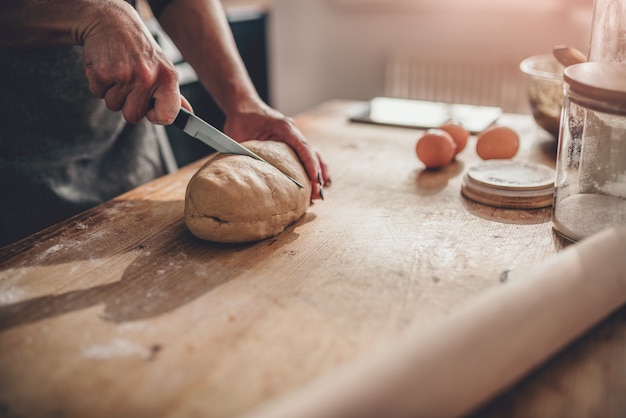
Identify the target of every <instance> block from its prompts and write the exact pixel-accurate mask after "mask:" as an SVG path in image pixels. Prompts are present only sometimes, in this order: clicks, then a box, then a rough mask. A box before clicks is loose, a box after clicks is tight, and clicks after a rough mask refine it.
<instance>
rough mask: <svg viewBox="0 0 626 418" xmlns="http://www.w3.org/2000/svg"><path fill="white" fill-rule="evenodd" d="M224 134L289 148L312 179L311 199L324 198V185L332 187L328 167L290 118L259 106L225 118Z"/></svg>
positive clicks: (234, 137) (237, 138)
mask: <svg viewBox="0 0 626 418" xmlns="http://www.w3.org/2000/svg"><path fill="white" fill-rule="evenodd" d="M224 132H225V133H226V134H227V135H229V136H230V137H231V138H233V139H234V140H236V141H237V142H243V141H247V140H251V139H257V140H272V141H280V142H284V143H286V144H287V145H289V146H290V147H291V148H292V149H293V150H294V151H295V152H296V154H297V155H298V157H299V158H300V161H301V162H302V165H303V166H304V169H305V171H306V173H307V175H308V177H309V179H310V180H311V183H312V185H313V187H312V191H311V198H312V199H324V190H323V186H328V185H330V176H329V173H328V167H327V166H326V164H325V163H324V161H322V159H321V157H320V155H319V154H318V153H317V152H316V151H315V150H314V149H313V147H311V145H310V144H309V143H308V142H307V140H306V138H305V137H304V135H303V134H302V133H301V132H300V130H298V128H297V127H296V125H295V123H294V121H293V120H292V119H291V118H288V117H286V116H284V115H283V114H282V113H280V112H278V111H277V110H275V109H272V108H270V107H268V106H259V108H258V109H255V110H254V111H245V112H240V113H235V114H232V115H230V116H229V117H228V118H227V119H226V124H225V126H224Z"/></svg>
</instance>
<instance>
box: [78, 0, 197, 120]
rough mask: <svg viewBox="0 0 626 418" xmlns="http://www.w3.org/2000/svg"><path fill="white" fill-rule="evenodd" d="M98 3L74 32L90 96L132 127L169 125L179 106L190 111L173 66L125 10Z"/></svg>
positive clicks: (126, 7)
mask: <svg viewBox="0 0 626 418" xmlns="http://www.w3.org/2000/svg"><path fill="white" fill-rule="evenodd" d="M102 3H103V5H102V7H96V8H95V9H94V10H93V11H91V12H90V13H89V14H88V16H90V18H89V19H88V20H87V21H86V23H85V24H84V25H83V26H82V27H81V28H80V30H79V32H78V37H79V42H80V43H82V45H83V47H84V61H85V74H86V75H87V79H88V80H89V88H90V90H91V92H92V93H93V94H94V95H96V96H97V97H100V98H104V100H105V102H106V104H107V107H108V108H109V109H111V110H114V111H119V110H121V111H122V113H123V115H124V118H125V119H126V120H127V121H129V122H131V123H139V122H140V121H141V120H142V119H143V118H144V117H146V118H147V119H148V120H149V121H150V122H153V123H156V124H162V125H168V124H171V123H172V122H173V121H174V119H175V118H176V115H177V114H178V110H179V109H180V106H181V104H183V105H185V107H187V108H189V105H188V103H187V102H186V101H185V100H184V99H183V98H182V96H181V94H180V90H179V85H178V76H177V73H176V70H175V68H174V65H173V64H172V62H171V61H170V60H169V59H168V58H167V56H166V55H165V53H164V52H163V51H162V49H161V48H160V47H159V45H158V44H157V43H156V41H155V40H154V38H153V37H152V35H151V34H150V33H149V32H148V31H147V29H146V27H145V25H144V24H143V22H142V21H141V18H140V17H139V15H138V14H137V13H136V11H135V10H134V9H133V8H132V7H131V6H130V5H128V4H127V3H125V2H119V1H115V2H102Z"/></svg>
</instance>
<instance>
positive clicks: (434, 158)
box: [415, 129, 456, 168]
mask: <svg viewBox="0 0 626 418" xmlns="http://www.w3.org/2000/svg"><path fill="white" fill-rule="evenodd" d="M455 151H456V143H455V142H454V139H452V136H450V134H449V133H447V132H446V131H443V130H441V129H429V130H428V131H426V132H425V133H424V135H422V136H421V137H420V139H419V140H418V141H417V145H416V146H415V152H416V153H417V157H418V158H419V159H420V160H421V161H422V162H423V163H424V165H425V166H426V168H441V167H443V166H445V165H447V164H450V163H451V162H452V159H453V158H454V154H455Z"/></svg>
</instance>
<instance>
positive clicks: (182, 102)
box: [180, 94, 195, 113]
mask: <svg viewBox="0 0 626 418" xmlns="http://www.w3.org/2000/svg"><path fill="white" fill-rule="evenodd" d="M180 105H181V107H184V108H185V109H187V110H188V111H190V112H191V113H195V112H194V111H193V107H192V106H191V103H189V101H188V100H187V98H186V97H185V96H183V95H182V94H181V95H180Z"/></svg>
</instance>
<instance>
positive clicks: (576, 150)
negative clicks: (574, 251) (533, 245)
mask: <svg viewBox="0 0 626 418" xmlns="http://www.w3.org/2000/svg"><path fill="white" fill-rule="evenodd" d="M563 78H564V81H565V87H564V99H563V112H562V114H561V128H560V133H559V149H558V153H557V174H556V181H555V197H554V205H553V214H552V222H553V226H554V228H555V229H556V230H557V231H558V232H559V233H561V234H562V235H564V236H565V237H567V238H569V239H571V240H573V241H579V240H581V239H584V238H586V237H587V236H589V235H593V234H594V233H596V232H599V231H600V230H602V229H605V228H607V227H611V226H619V225H626V64H624V63H616V62H586V63H582V64H576V65H572V66H570V67H568V68H566V69H565V71H564V75H563Z"/></svg>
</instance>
